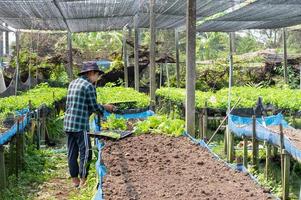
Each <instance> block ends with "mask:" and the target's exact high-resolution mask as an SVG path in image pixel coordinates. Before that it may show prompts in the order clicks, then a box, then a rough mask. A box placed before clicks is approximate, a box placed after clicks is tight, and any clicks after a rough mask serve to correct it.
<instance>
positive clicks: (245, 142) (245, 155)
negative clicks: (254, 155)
mask: <svg viewBox="0 0 301 200" xmlns="http://www.w3.org/2000/svg"><path fill="white" fill-rule="evenodd" d="M243 145H244V146H243V164H244V167H245V168H248V139H247V137H246V136H243Z"/></svg>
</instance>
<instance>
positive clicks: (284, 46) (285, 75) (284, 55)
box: [282, 28, 288, 84]
mask: <svg viewBox="0 0 301 200" xmlns="http://www.w3.org/2000/svg"><path fill="white" fill-rule="evenodd" d="M282 30H283V67H284V82H285V84H288V74H287V46H286V29H285V28H283V29H282Z"/></svg>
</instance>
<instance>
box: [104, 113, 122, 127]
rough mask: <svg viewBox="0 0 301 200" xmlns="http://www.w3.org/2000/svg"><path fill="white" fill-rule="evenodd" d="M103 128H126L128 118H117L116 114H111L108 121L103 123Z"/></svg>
mask: <svg viewBox="0 0 301 200" xmlns="http://www.w3.org/2000/svg"><path fill="white" fill-rule="evenodd" d="M101 127H102V128H104V129H109V130H122V131H124V130H126V129H127V126H126V119H124V118H116V116H115V115H114V114H112V115H110V116H109V117H108V118H107V121H106V122H104V123H103V124H102V125H101Z"/></svg>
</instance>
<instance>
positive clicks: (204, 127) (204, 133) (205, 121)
mask: <svg viewBox="0 0 301 200" xmlns="http://www.w3.org/2000/svg"><path fill="white" fill-rule="evenodd" d="M203 120H204V122H203V139H204V140H207V131H208V103H207V101H205V107H204V117H203Z"/></svg>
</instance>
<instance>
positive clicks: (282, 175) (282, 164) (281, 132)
mask: <svg viewBox="0 0 301 200" xmlns="http://www.w3.org/2000/svg"><path fill="white" fill-rule="evenodd" d="M279 129H280V158H281V180H283V179H284V171H283V170H284V156H283V153H282V152H283V150H284V136H283V126H282V124H279ZM282 183H283V182H282ZM282 186H283V185H282Z"/></svg>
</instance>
